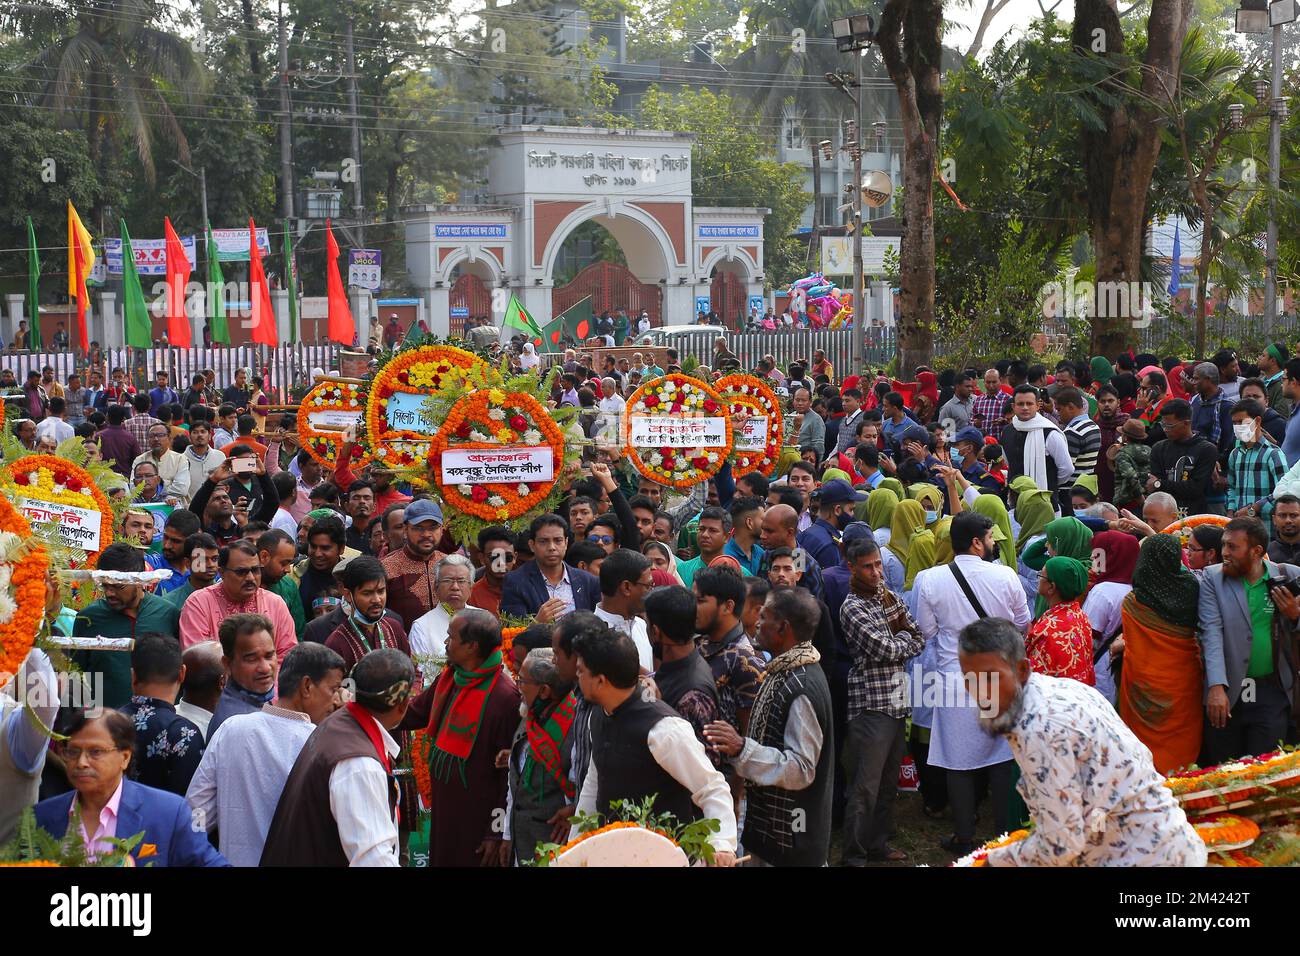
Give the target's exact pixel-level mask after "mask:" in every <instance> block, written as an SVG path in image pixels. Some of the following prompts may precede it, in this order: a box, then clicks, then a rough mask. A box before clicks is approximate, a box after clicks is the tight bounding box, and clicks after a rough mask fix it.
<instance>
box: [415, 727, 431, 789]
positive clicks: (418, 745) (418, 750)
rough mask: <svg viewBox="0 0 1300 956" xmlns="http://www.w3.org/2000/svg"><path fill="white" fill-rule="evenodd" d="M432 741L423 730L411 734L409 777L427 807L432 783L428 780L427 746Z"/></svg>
mask: <svg viewBox="0 0 1300 956" xmlns="http://www.w3.org/2000/svg"><path fill="white" fill-rule="evenodd" d="M431 743H432V741H431V740H430V739H429V734H428V733H427V732H426V731H423V730H416V731H413V732H412V733H411V775H412V776H413V777H415V789H416V792H417V793H419V794H420V799H421V800H423V801H424V805H425V806H426V807H427V806H429V805H431V804H432V803H433V781H432V780H431V779H430V778H429V746H430V744H431Z"/></svg>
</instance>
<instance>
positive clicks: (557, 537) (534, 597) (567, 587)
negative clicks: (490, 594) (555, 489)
mask: <svg viewBox="0 0 1300 956" xmlns="http://www.w3.org/2000/svg"><path fill="white" fill-rule="evenodd" d="M528 536H529V540H530V541H531V542H532V548H533V560H532V561H529V562H528V563H527V564H525V565H524V566H523V567H522V568H516V569H515V570H514V571H511V572H510V573H509V574H507V575H506V576H505V580H504V581H502V583H501V613H502V614H508V615H511V616H513V617H529V616H534V617H536V618H537V620H538V621H539V622H541V623H543V624H549V623H550V622H552V621H554V620H556V619H557V618H559V617H561V616H562V615H564V614H567V613H569V612H570V611H591V610H594V609H595V607H596V603H597V602H598V601H599V600H600V581H599V580H598V579H597V578H596V576H595V575H594V574H588V573H587V572H586V571H582V570H580V569H578V568H575V567H572V566H571V565H568V564H565V563H564V553H565V551H567V550H568V547H569V525H568V523H567V522H566V521H565V520H564V519H563V518H561V517H560V516H559V515H554V514H545V515H540V516H538V517H537V518H535V519H533V523H532V526H531V527H530V528H529V529H528Z"/></svg>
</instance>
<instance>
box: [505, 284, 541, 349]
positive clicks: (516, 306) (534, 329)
mask: <svg viewBox="0 0 1300 956" xmlns="http://www.w3.org/2000/svg"><path fill="white" fill-rule="evenodd" d="M505 324H506V326H507V327H509V328H512V329H519V330H520V331H521V332H527V333H528V334H529V335H531V336H532V337H533V340H534V341H537V340H540V339H541V338H542V330H541V328H540V327H539V326H538V325H537V320H536V319H534V318H533V317H532V316H531V315H529V314H528V310H527V309H525V308H524V306H523V303H521V302H520V301H519V299H518V298H516V296H515V294H514V293H513V292H512V293H510V305H509V306H508V307H507V308H506V321H505Z"/></svg>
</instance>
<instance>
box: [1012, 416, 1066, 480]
mask: <svg viewBox="0 0 1300 956" xmlns="http://www.w3.org/2000/svg"><path fill="white" fill-rule="evenodd" d="M1011 426H1012V427H1013V428H1014V429H1015V430H1016V431H1018V432H1027V434H1026V435H1025V448H1024V453H1023V454H1024V460H1025V464H1024V468H1025V474H1026V475H1028V476H1029V477H1030V478H1032V479H1034V484H1036V485H1037V486H1038V487H1039V488H1048V487H1050V486H1049V485H1048V482H1047V431H1048V430H1049V429H1052V428H1055V427H1056V426H1055V425H1053V424H1052V423H1051V421H1050V420H1049V419H1047V418H1044V417H1043V416H1042V415H1041V414H1038V415H1035V416H1034V417H1033V418H1031V419H1029V421H1027V422H1024V421H1021V420H1020V419H1019V418H1012V419H1011Z"/></svg>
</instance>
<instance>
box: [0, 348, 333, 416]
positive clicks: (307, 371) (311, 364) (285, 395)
mask: <svg viewBox="0 0 1300 956" xmlns="http://www.w3.org/2000/svg"><path fill="white" fill-rule="evenodd" d="M338 352H339V346H337V345H333V344H330V345H308V344H304V343H301V342H299V343H295V344H293V345H279V346H276V347H275V348H268V347H266V346H262V345H238V346H229V347H225V346H218V347H215V348H188V349H163V348H159V349H133V348H117V349H105V350H104V353H103V355H104V360H103V367H102V368H101V371H103V372H104V373H105V375H106V377H107V376H108V375H111V373H112V371H113V369H115V368H121V369H126V370H127V371H128V373H129V374H130V376H131V380H132V381H133V383H134V384H135V385H136V386H137V387H139V386H141V385H144V384H145V383H152V382H153V381H154V376H155V375H156V374H157V373H158V371H160V370H161V371H165V372H167V373H168V375H169V376H170V377H171V383H172V387H173V388H174V389H176V391H177V392H181V391H184V390H185V388H186V387H187V386H188V385H189V384H190V380H191V379H192V378H193V376H194V373H196V372H202V371H204V370H206V369H211V370H212V371H213V372H214V373H215V374H216V380H217V385H218V386H219V387H224V386H226V385H230V384H231V383H233V382H234V380H235V371H236V370H237V369H241V368H246V369H252V370H253V371H254V374H264V375H265V378H266V389H267V392H268V394H269V395H270V396H271V399H272V401H273V402H277V403H278V402H288V401H289V400H290V398H291V393H292V391H293V390H294V389H295V388H301V387H303V386H305V385H307V384H309V383H310V382H311V372H312V369H313V368H320V369H324V370H326V371H328V370H329V369H331V368H334V367H336V366H337V364H338V362H337V357H338ZM47 365H48V366H50V367H52V368H53V369H54V375H55V378H56V379H58V381H60V382H66V381H67V379H68V376H69V375H71V374H72V373H73V372H74V371H77V372H81V373H83V374H84V373H85V372H86V371H87V368H88V366H87V362H86V359H85V358H84V357H81V356H78V355H76V354H74V353H73V352H71V351H62V352H27V351H22V352H7V353H5V354H4V355H3V356H2V357H0V366H3V367H4V368H11V369H13V371H14V376H15V378H17V380H18V382H19V383H22V382H23V381H25V380H26V377H27V373H28V372H29V371H30V370H32V369H36V370H37V371H40V370H41V369H43V368H44V367H45V366H47Z"/></svg>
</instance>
